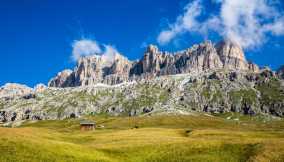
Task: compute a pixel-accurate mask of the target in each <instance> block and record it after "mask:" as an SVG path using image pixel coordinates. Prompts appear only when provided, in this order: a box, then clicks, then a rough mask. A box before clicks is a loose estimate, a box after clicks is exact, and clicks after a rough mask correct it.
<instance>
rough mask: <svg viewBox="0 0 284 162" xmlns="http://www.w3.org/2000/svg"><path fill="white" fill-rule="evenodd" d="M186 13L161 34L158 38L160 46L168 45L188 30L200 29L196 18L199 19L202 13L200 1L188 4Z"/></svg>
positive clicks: (185, 9)
mask: <svg viewBox="0 0 284 162" xmlns="http://www.w3.org/2000/svg"><path fill="white" fill-rule="evenodd" d="M184 11H185V12H184V14H183V15H180V16H178V18H177V20H176V22H175V24H172V25H170V26H169V29H167V30H164V31H162V32H161V33H160V35H159V36H158V38H157V40H158V42H159V43H160V44H167V43H169V42H170V41H171V40H172V39H173V38H175V37H176V36H177V35H179V34H181V33H183V32H186V31H188V30H192V31H194V30H196V29H197V28H198V25H199V23H198V21H197V20H196V17H198V16H199V15H200V14H201V11H202V7H201V5H200V0H196V1H193V2H192V3H189V4H187V5H186V6H185V8H184Z"/></svg>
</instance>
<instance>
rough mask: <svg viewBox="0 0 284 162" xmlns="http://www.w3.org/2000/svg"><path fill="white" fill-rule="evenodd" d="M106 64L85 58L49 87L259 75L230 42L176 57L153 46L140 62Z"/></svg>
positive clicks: (117, 59) (193, 49) (195, 48)
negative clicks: (217, 73)
mask: <svg viewBox="0 0 284 162" xmlns="http://www.w3.org/2000/svg"><path fill="white" fill-rule="evenodd" d="M105 60H106V59H104V56H97V55H93V56H85V57H82V58H80V59H79V60H78V62H77V66H76V67H75V68H74V70H73V71H70V70H63V71H62V72H60V73H58V74H57V76H55V77H54V78H52V79H51V80H50V81H49V83H48V86H50V87H75V86H86V85H92V84H96V83H105V84H110V85H113V84H118V83H122V82H126V81H131V80H137V79H138V80H139V79H142V78H154V77H156V76H161V75H174V74H183V73H193V72H203V71H207V70H212V69H222V68H226V69H234V70H244V71H253V72H257V71H259V68H258V66H257V65H256V64H253V63H250V62H248V61H247V60H246V59H245V55H244V52H243V50H242V49H241V47H239V46H238V45H236V44H234V43H232V42H229V41H220V42H219V43H217V44H216V45H214V44H213V43H212V42H211V41H206V42H204V43H201V44H198V45H193V46H192V47H191V48H188V49H186V50H183V51H179V52H176V53H169V52H163V51H159V49H158V47H157V46H154V45H149V46H148V47H147V49H146V51H145V53H144V55H143V57H142V58H141V59H140V60H138V61H129V60H128V59H127V58H126V57H124V56H122V55H120V54H115V56H114V58H113V61H112V62H111V63H109V64H108V65H107V66H106V65H105V63H104V62H105Z"/></svg>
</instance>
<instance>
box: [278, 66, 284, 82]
mask: <svg viewBox="0 0 284 162" xmlns="http://www.w3.org/2000/svg"><path fill="white" fill-rule="evenodd" d="M277 75H278V76H279V78H282V79H284V65H282V66H281V67H280V68H279V69H278V70H277Z"/></svg>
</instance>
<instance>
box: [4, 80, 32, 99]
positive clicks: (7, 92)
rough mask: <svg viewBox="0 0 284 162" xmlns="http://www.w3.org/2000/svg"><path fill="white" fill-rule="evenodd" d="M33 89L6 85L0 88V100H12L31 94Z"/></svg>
mask: <svg viewBox="0 0 284 162" xmlns="http://www.w3.org/2000/svg"><path fill="white" fill-rule="evenodd" d="M32 92H33V89H32V88H30V87H28V86H26V85H22V84H17V83H6V84H5V85H4V86H2V87H0V98H3V97H4V98H14V97H18V96H24V95H28V94H31V93H32Z"/></svg>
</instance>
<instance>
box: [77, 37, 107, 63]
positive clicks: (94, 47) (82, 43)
mask: <svg viewBox="0 0 284 162" xmlns="http://www.w3.org/2000/svg"><path fill="white" fill-rule="evenodd" d="M72 47H73V50H72V58H73V60H75V61H76V60H78V59H79V58H80V57H82V56H89V55H96V54H99V53H101V52H102V50H101V48H100V46H99V44H98V43H97V42H96V41H94V40H89V39H83V40H76V41H74V42H73V44H72Z"/></svg>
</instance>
